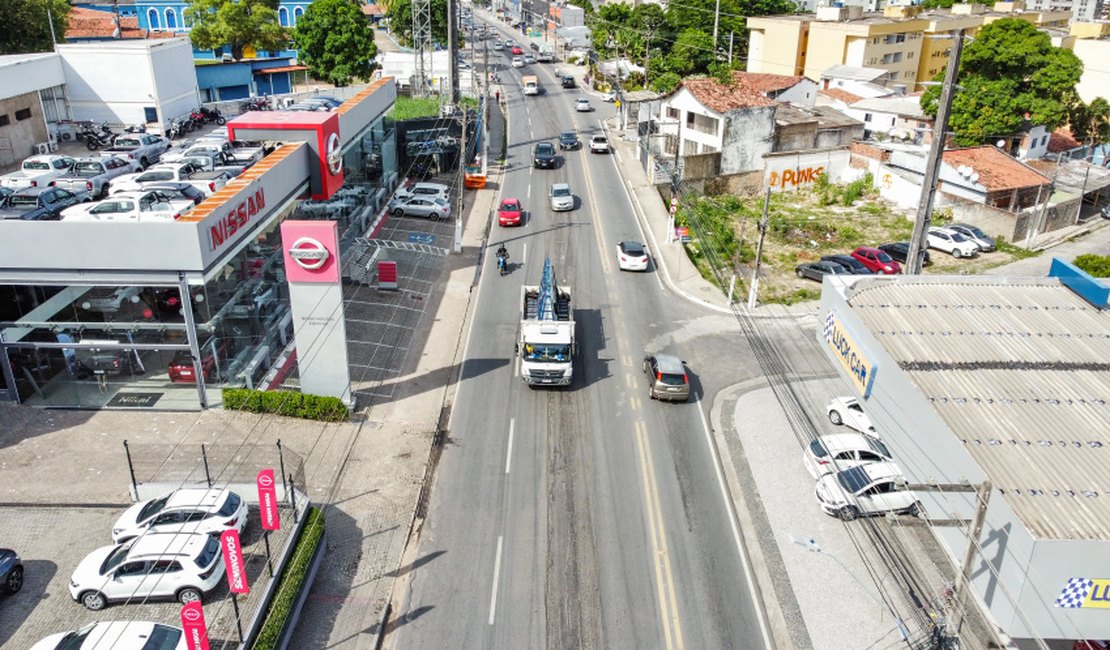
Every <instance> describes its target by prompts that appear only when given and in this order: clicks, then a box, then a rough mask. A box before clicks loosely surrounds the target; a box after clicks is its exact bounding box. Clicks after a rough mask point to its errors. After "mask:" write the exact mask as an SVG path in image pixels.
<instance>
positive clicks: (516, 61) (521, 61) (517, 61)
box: [512, 56, 524, 68]
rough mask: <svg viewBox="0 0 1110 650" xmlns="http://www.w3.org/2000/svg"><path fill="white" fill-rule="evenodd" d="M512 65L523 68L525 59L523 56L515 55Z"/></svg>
mask: <svg viewBox="0 0 1110 650" xmlns="http://www.w3.org/2000/svg"><path fill="white" fill-rule="evenodd" d="M512 66H513V67H514V68H523V67H524V59H523V58H522V57H519V56H514V57H513V63H512Z"/></svg>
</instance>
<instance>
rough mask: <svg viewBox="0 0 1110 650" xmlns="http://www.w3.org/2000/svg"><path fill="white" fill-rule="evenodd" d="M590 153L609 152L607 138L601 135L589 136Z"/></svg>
mask: <svg viewBox="0 0 1110 650" xmlns="http://www.w3.org/2000/svg"><path fill="white" fill-rule="evenodd" d="M590 153H609V138H606V137H605V136H603V135H592V136H590Z"/></svg>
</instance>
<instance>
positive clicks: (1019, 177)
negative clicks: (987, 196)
mask: <svg viewBox="0 0 1110 650" xmlns="http://www.w3.org/2000/svg"><path fill="white" fill-rule="evenodd" d="M944 162H945V163H946V164H947V165H948V166H950V167H953V168H956V167H959V166H961V165H966V166H967V167H970V168H971V169H972V170H973V171H974V172H976V173H977V174H979V181H978V182H979V184H980V185H982V186H983V187H985V188H987V191H988V192H997V191H1000V190H1012V189H1017V188H1022V187H1036V186H1037V185H1048V184H1049V183H1050V182H1051V181H1050V180H1049V179H1048V177H1047V176H1044V175H1043V174H1039V173H1037V172H1036V171H1034V170H1033V169H1032V168H1030V167H1029V166H1027V165H1024V164H1022V163H1021V162H1018V161H1017V160H1015V159H1013V158H1011V157H1010V156H1008V155H1006V154H1005V153H1004V152H1002V151H1000V150H999V149H998V148H996V147H992V146H990V145H984V146H981V147H969V148H967V149H950V150H948V151H945V152H944Z"/></svg>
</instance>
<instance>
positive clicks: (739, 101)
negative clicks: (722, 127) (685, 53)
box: [675, 71, 805, 113]
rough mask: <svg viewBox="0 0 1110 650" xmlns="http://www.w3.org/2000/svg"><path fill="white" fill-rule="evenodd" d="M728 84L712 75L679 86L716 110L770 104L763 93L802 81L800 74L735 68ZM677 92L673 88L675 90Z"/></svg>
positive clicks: (769, 100)
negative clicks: (745, 70) (793, 74)
mask: <svg viewBox="0 0 1110 650" xmlns="http://www.w3.org/2000/svg"><path fill="white" fill-rule="evenodd" d="M732 78H733V83H732V85H729V86H725V85H723V84H721V83H720V82H719V81H717V80H716V79H714V78H711V77H705V78H692V79H683V80H682V85H681V86H679V87H680V88H686V90H688V91H690V94H691V95H693V96H694V98H695V99H697V100H698V101H699V102H701V103H702V104H704V105H705V106H707V107H708V108H710V109H711V110H713V111H716V112H718V113H727V112H729V111H734V110H737V109H740V108H753V107H756V106H772V105H774V103H775V102H774V101H773V100H771V99H769V98H768V97H767V96H766V95H767V93H772V92H775V91H779V90H785V89H787V88H790V87H792V86H795V85H797V84H799V83H801V82H802V81H804V80H805V77H802V76H789V75H781V74H764V73H758V72H742V71H735V72H733V73H732ZM675 92H677V91H675Z"/></svg>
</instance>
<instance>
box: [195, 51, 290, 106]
mask: <svg viewBox="0 0 1110 650" xmlns="http://www.w3.org/2000/svg"><path fill="white" fill-rule="evenodd" d="M290 63H291V60H290V57H278V58H272V59H270V58H267V59H244V60H242V61H234V62H226V63H214V64H206V65H198V66H197V88H198V89H199V90H200V93H201V101H204V102H222V101H228V100H232V99H245V98H247V97H250V96H252V95H283V94H285V93H290V92H293V76H292V75H293V72H294V68H298V67H300V66H291V65H290Z"/></svg>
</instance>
